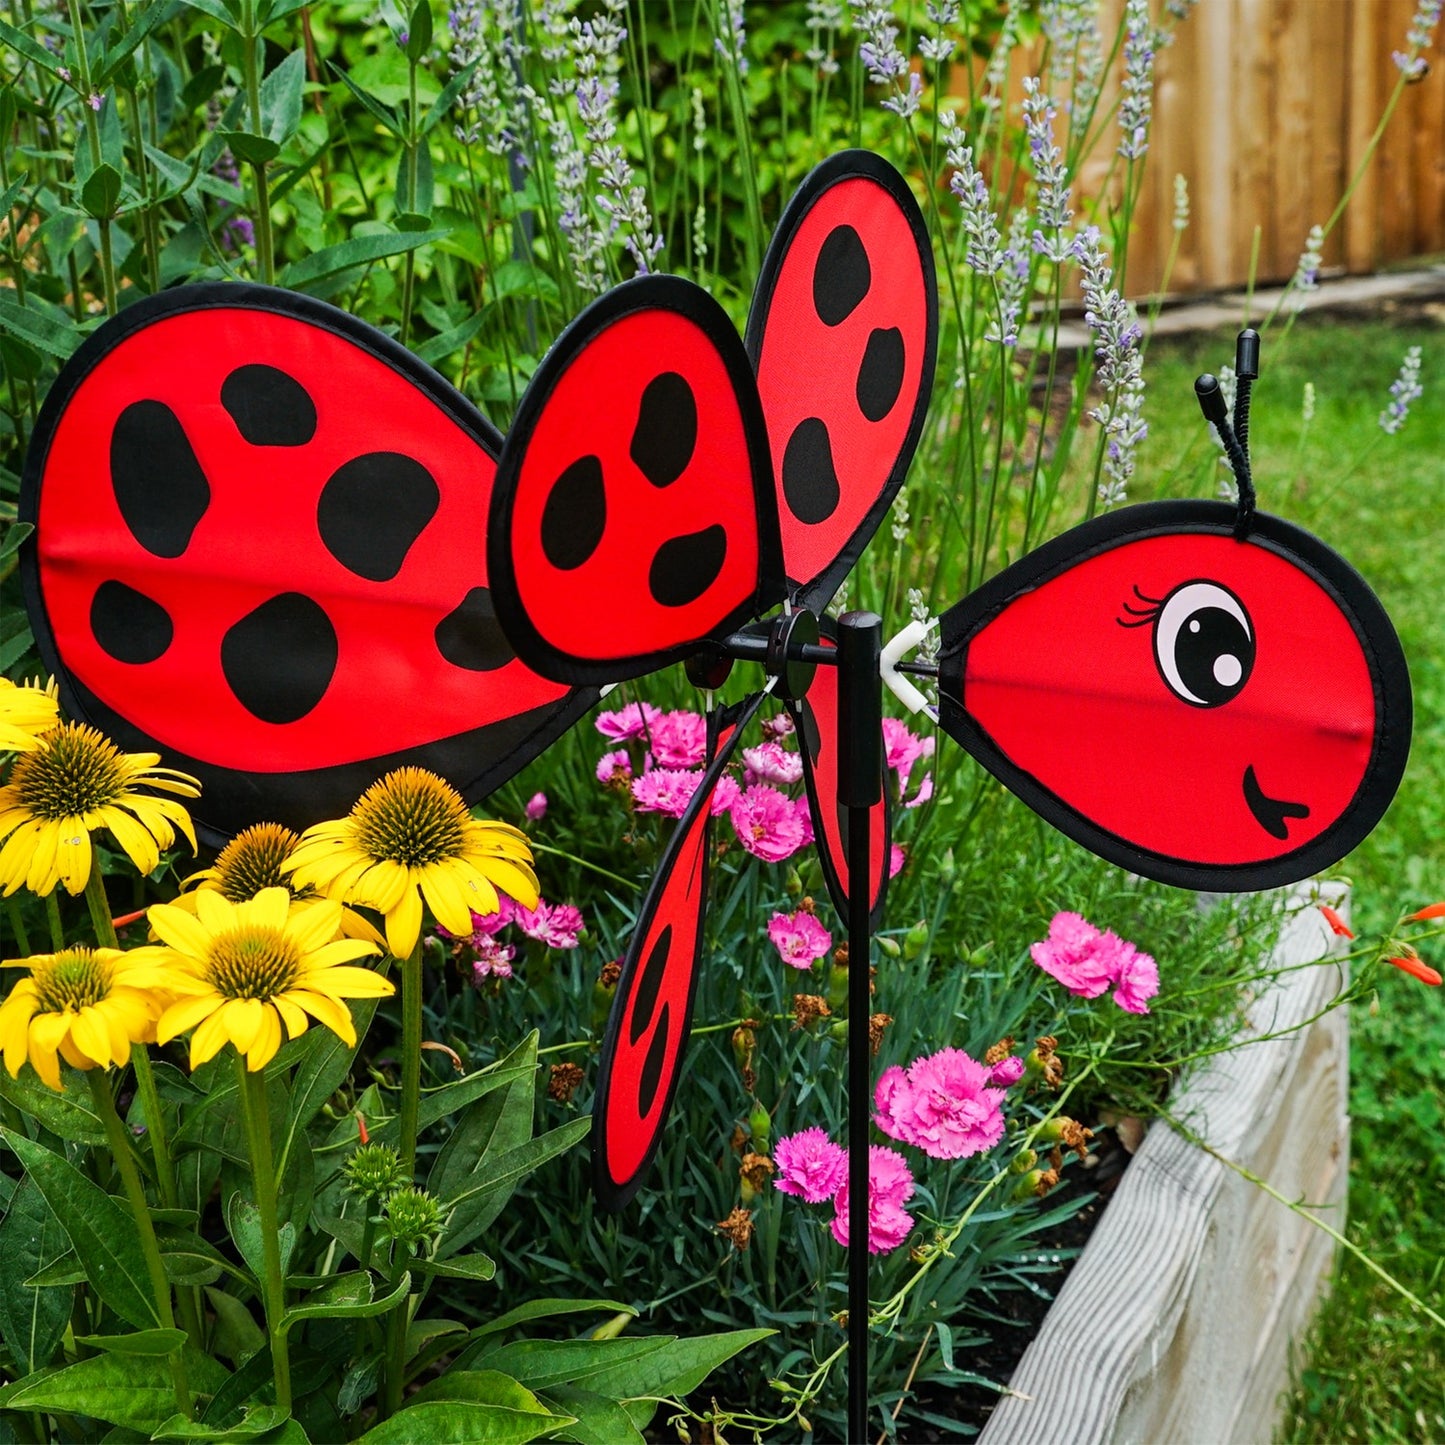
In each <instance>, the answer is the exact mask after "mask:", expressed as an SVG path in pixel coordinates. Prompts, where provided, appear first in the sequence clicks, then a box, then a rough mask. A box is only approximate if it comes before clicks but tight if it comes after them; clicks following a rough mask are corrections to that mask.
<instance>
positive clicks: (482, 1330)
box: [471, 1299, 637, 1340]
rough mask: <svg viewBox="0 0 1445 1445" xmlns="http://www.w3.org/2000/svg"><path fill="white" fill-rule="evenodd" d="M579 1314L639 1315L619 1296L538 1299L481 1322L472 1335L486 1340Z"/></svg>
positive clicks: (474, 1337) (474, 1338)
mask: <svg viewBox="0 0 1445 1445" xmlns="http://www.w3.org/2000/svg"><path fill="white" fill-rule="evenodd" d="M579 1314H588V1315H590V1314H608V1315H618V1314H626V1315H634V1316H635V1315H636V1314H637V1311H636V1310H635V1309H633V1307H632V1306H631V1305H625V1304H619V1303H618V1301H617V1300H615V1299H534V1300H529V1301H528V1302H527V1303H526V1304H524V1305H518V1306H517V1307H516V1309H514V1310H508V1311H507V1313H506V1314H504V1315H498V1316H497V1317H496V1319H494V1320H491V1321H489V1322H488V1323H487V1324H484V1325H478V1326H477V1328H476V1329H474V1330H473V1331H472V1333H471V1338H472V1339H473V1340H483V1339H486V1338H487V1336H488V1335H498V1334H501V1333H503V1332H504V1331H506V1330H513V1329H516V1327H517V1326H518V1325H526V1324H531V1323H532V1322H533V1321H534V1320H550V1319H555V1318H557V1317H558V1316H560V1315H579Z"/></svg>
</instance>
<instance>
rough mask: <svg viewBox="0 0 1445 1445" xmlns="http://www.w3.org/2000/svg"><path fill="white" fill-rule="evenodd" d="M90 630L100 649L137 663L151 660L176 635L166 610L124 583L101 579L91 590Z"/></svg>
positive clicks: (112, 655)
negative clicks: (98, 584) (93, 593)
mask: <svg viewBox="0 0 1445 1445" xmlns="http://www.w3.org/2000/svg"><path fill="white" fill-rule="evenodd" d="M90 630H91V632H92V633H93V634H94V636H95V640H96V641H97V642H98V643H99V644H100V646H101V649H102V650H103V651H104V652H106V653H108V654H109V655H110V656H111V657H113V658H115V660H116V661H117V662H130V663H134V664H136V665H137V666H139V665H140V664H142V663H147V662H154V661H155V660H156V659H157V658H158V657H160V656H161V655H162V654H163V653H164V652H165V650H166V649H167V648H168V647H169V646H170V645H171V639H172V638H173V637H174V636H175V634H176V629H175V624H174V623H173V622H172V621H171V615H170V613H169V612H167V611H166V609H165V608H164V607H162V606H161V604H160V603H159V602H156V601H155V600H154V599H152V598H150V597H147V596H146V595H145V593H144V592H137V591H136V590H135V588H134V587H127V586H126V584H125V583H124V582H102V583H101V584H100V586H99V587H97V588H96V589H95V596H94V597H92V598H91V601H90Z"/></svg>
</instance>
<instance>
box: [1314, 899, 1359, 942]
mask: <svg viewBox="0 0 1445 1445" xmlns="http://www.w3.org/2000/svg"><path fill="white" fill-rule="evenodd" d="M1319 909H1320V912H1321V913H1323V914H1324V916H1325V922H1326V923H1328V924H1329V926H1330V928H1331V930H1332V931H1333V932H1335V933H1337V934H1339V936H1340V937H1341V938H1353V937H1354V936H1355V935H1354V934H1353V933H1352V932H1351V931H1350V925H1349V924H1348V923H1346V922H1345V920H1344V919H1343V918H1341V917H1340V915H1339V914H1338V913H1336V912H1335V910H1334V909H1333V908H1331V907H1330V905H1329V904H1328V903H1321V904H1320V905H1319Z"/></svg>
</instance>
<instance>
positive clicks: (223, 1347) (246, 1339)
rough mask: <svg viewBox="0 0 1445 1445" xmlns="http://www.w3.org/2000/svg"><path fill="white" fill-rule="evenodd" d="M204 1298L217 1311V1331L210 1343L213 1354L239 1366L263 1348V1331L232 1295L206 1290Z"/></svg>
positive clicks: (264, 1334)
mask: <svg viewBox="0 0 1445 1445" xmlns="http://www.w3.org/2000/svg"><path fill="white" fill-rule="evenodd" d="M206 1298H207V1299H208V1300H210V1302H211V1308H212V1309H213V1310H215V1312H216V1332H215V1336H214V1338H213V1339H212V1341H211V1350H212V1352H213V1353H215V1354H220V1355H224V1356H225V1357H226V1358H227V1359H228V1360H231V1361H232V1362H233V1363H234V1364H237V1365H239V1364H240V1363H241V1362H242V1361H243V1360H248V1359H250V1358H251V1356H252V1355H254V1354H256V1353H257V1351H259V1350H264V1349H265V1348H266V1332H265V1331H264V1330H263V1329H262V1328H261V1326H260V1325H258V1324H257V1323H256V1320H255V1317H254V1316H253V1315H252V1313H251V1311H250V1310H249V1309H247V1308H246V1306H245V1305H244V1304H243V1303H242V1302H241V1301H240V1300H238V1299H237V1298H236V1296H235V1295H233V1294H230V1293H229V1292H228V1291H226V1290H223V1289H207V1290H206Z"/></svg>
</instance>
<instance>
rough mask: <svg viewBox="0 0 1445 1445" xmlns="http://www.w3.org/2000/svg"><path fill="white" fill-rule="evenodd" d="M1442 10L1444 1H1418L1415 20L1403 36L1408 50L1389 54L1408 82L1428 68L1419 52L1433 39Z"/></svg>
mask: <svg viewBox="0 0 1445 1445" xmlns="http://www.w3.org/2000/svg"><path fill="white" fill-rule="evenodd" d="M1442 8H1445V0H1420V3H1419V4H1418V5H1417V6H1416V7H1415V18H1414V19H1413V20H1412V21H1411V22H1410V30H1409V33H1408V34H1407V35H1406V36H1405V44H1406V45H1408V46H1409V47H1410V48H1409V50H1396V51H1392V52H1391V55H1390V58H1391V59H1392V60H1393V61H1394V62H1395V65H1396V67H1397V68H1398V69H1399V71H1400V73H1401V74H1402V75H1404V76H1405V77H1406V78H1407V79H1408V80H1418V79H1419V78H1420V77H1421V76H1422V75H1424V74H1425V71H1426V70H1427V69H1428V68H1429V67H1428V66H1427V65H1426V63H1425V57H1424V56H1423V55H1421V54H1420V52H1421V51H1422V50H1424V49H1426V47H1427V46H1429V44H1430V42H1431V40H1433V39H1434V37H1435V27H1436V26H1437V25H1438V24H1439V23H1440V11H1441V9H1442Z"/></svg>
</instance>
